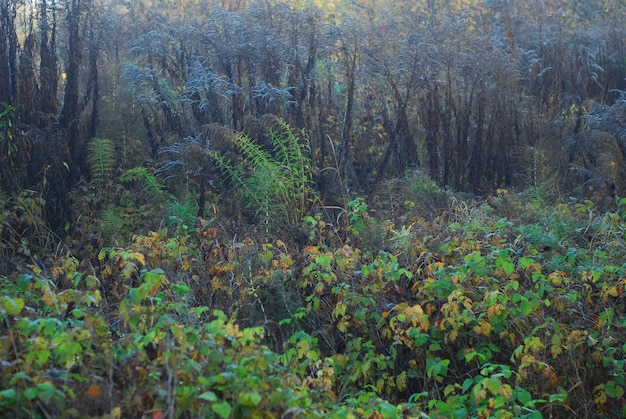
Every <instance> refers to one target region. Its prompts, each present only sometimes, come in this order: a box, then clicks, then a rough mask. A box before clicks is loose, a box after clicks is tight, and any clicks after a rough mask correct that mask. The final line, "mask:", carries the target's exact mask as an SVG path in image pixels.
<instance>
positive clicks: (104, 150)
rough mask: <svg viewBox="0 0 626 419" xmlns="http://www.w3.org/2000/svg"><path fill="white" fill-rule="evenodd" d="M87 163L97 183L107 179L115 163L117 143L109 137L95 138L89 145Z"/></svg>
mask: <svg viewBox="0 0 626 419" xmlns="http://www.w3.org/2000/svg"><path fill="white" fill-rule="evenodd" d="M87 164H88V165H89V170H90V172H91V178H92V180H93V181H94V182H95V183H98V184H102V183H104V182H105V181H107V180H108V179H109V177H110V175H111V173H112V172H113V166H114V165H115V145H114V144H113V141H111V140H109V139H107V138H94V139H93V140H91V142H90V143H89V145H88V147H87Z"/></svg>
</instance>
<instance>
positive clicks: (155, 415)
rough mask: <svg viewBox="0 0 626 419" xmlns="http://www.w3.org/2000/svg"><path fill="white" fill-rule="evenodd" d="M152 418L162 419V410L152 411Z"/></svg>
mask: <svg viewBox="0 0 626 419" xmlns="http://www.w3.org/2000/svg"><path fill="white" fill-rule="evenodd" d="M152 419H163V411H162V410H161V409H157V410H155V411H154V412H153V413H152Z"/></svg>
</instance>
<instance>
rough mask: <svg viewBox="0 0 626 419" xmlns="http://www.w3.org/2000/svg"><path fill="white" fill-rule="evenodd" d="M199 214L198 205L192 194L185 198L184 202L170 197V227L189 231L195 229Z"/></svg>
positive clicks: (168, 218)
mask: <svg viewBox="0 0 626 419" xmlns="http://www.w3.org/2000/svg"><path fill="white" fill-rule="evenodd" d="M197 214H198V203H197V202H196V200H195V199H194V198H193V196H192V195H191V194H189V193H188V194H187V195H186V196H185V200H184V201H179V200H178V199H176V197H175V196H173V195H172V196H170V199H169V201H168V203H167V220H168V224H169V225H170V226H176V227H178V228H182V229H184V230H187V229H189V228H191V227H193V225H194V223H195V222H196V218H197Z"/></svg>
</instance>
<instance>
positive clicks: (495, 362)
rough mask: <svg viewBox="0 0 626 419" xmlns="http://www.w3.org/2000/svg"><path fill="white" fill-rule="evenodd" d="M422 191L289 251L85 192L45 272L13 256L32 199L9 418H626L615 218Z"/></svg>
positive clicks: (140, 191) (135, 176)
mask: <svg viewBox="0 0 626 419" xmlns="http://www.w3.org/2000/svg"><path fill="white" fill-rule="evenodd" d="M413 179H419V177H415V178H409V179H408V181H407V182H408V184H407V185H401V184H390V186H392V187H390V188H389V189H388V191H389V193H393V199H394V200H395V202H398V203H400V204H399V205H397V206H395V207H394V208H393V211H394V212H393V213H392V212H389V211H385V210H384V208H383V207H378V208H377V210H376V211H375V210H374V209H373V208H371V207H370V206H369V205H368V201H367V200H366V199H363V198H358V199H354V200H353V201H350V202H349V203H348V205H347V207H346V208H345V211H344V212H343V213H342V214H341V217H340V219H341V220H345V223H342V222H337V223H336V225H330V224H329V223H327V222H325V221H323V218H322V217H320V216H318V215H316V214H314V213H312V214H309V213H306V214H303V215H302V217H301V224H302V225H301V226H299V231H301V232H304V233H305V234H304V235H305V236H306V237H304V239H302V238H299V239H297V240H296V239H295V238H293V237H290V236H289V234H284V235H282V236H271V235H268V234H267V233H266V232H264V233H263V234H262V235H261V237H257V236H255V235H254V234H253V233H255V231H256V230H255V229H254V226H250V229H249V230H241V229H240V230H235V229H234V228H233V227H232V224H229V222H228V220H226V219H224V218H222V217H221V214H220V211H219V209H216V210H215V211H214V212H213V214H212V215H213V217H212V218H210V219H204V218H196V217H195V216H194V215H193V213H194V212H195V211H197V207H196V205H195V200H194V198H193V196H191V195H189V196H188V197H187V199H186V200H185V201H183V202H178V201H176V200H175V198H173V197H171V196H168V194H167V193H166V188H165V187H164V186H162V185H161V184H160V183H159V181H158V179H157V178H155V177H154V176H152V175H151V174H150V173H149V172H148V171H146V170H145V169H135V170H133V171H132V173H130V172H127V173H126V174H125V175H124V176H122V178H120V179H117V180H112V181H110V182H109V183H108V186H107V188H108V189H106V191H105V192H106V193H104V194H103V193H99V194H94V193H91V192H90V191H89V189H88V188H87V189H85V190H83V191H82V193H83V194H84V195H83V197H82V198H81V199H77V200H76V203H75V208H76V211H77V213H78V214H82V217H83V223H79V224H78V225H77V226H76V227H75V228H76V234H74V235H73V236H72V237H73V238H74V240H75V241H71V242H69V245H68V246H67V247H66V248H65V249H66V250H67V251H66V252H65V253H63V252H56V253H55V254H54V255H52V256H49V257H48V258H47V259H45V258H43V257H41V256H40V255H37V254H36V248H35V247H34V246H29V243H28V242H26V241H24V240H23V239H22V240H18V238H17V237H19V236H20V235H22V236H25V235H26V232H28V231H29V230H32V231H37V229H39V228H40V227H39V225H38V224H37V222H36V219H37V217H36V214H37V213H36V210H37V202H38V201H37V200H36V199H35V198H33V197H29V196H28V195H24V196H23V197H21V198H19V199H17V200H14V201H12V202H9V203H8V204H5V205H4V207H3V212H2V217H3V220H4V221H3V224H2V230H0V232H1V234H2V240H3V243H4V244H5V245H11V246H14V247H16V249H18V250H14V251H12V252H9V251H5V252H4V254H5V255H6V256H8V257H10V258H12V259H15V260H17V262H16V264H15V265H11V266H8V265H7V266H6V267H5V269H6V273H5V275H4V276H2V277H0V288H1V295H2V297H0V324H1V326H0V327H1V328H2V331H3V333H2V335H1V336H0V353H2V369H1V370H0V380H1V382H2V383H3V384H2V388H1V389H0V410H2V411H3V412H4V413H5V414H7V415H10V416H12V417H81V416H82V417H84V416H104V415H108V416H107V417H143V416H151V417H153V418H155V417H164V416H168V417H187V416H189V417H201V416H204V417H217V418H235V417H268V418H269V417H320V416H328V417H332V418H345V417H355V418H356V417H368V418H370V417H371V418H381V417H382V418H400V417H432V418H439V417H446V418H448V417H453V418H466V417H502V418H510V417H527V418H540V417H566V416H575V417H607V416H611V417H618V416H623V415H624V414H625V413H626V412H625V408H624V388H625V387H626V382H625V369H626V362H625V361H624V359H626V345H624V341H625V340H626V334H625V328H626V313H625V306H624V298H625V297H624V286H625V285H626V279H625V278H626V264H625V263H624V262H623V261H624V260H625V256H626V244H625V242H624V220H625V219H626V206H625V205H624V204H625V202H624V200H623V199H622V200H620V199H618V200H617V202H616V207H615V209H614V210H613V211H607V212H605V213H600V212H598V211H597V209H596V208H595V207H594V204H593V203H592V202H568V203H558V202H557V203H546V202H544V201H542V200H541V199H539V198H536V199H534V200H533V199H529V198H528V195H524V194H515V193H512V192H509V191H505V190H500V191H498V192H497V194H495V195H494V196H493V197H491V198H489V199H487V200H486V201H484V202H482V201H477V200H464V199H462V198H460V197H456V196H454V195H452V194H451V193H447V192H442V191H437V194H436V196H434V197H430V198H428V196H427V195H425V194H428V190H429V188H432V185H425V186H423V187H419V185H417V184H416V183H413V184H411V182H417V180H413ZM78 193H81V191H77V194H78ZM416 194H421V195H419V196H417V195H416ZM417 198H419V200H423V201H425V202H429V207H428V209H427V211H426V212H420V211H419V210H418V208H417V207H418V205H419V204H418V203H417V202H418V199H417ZM130 202H134V204H130ZM290 205H291V204H290ZM294 205H295V204H294ZM376 205H377V206H378V205H379V204H378V203H377V204H376ZM20 208H22V210H19V209H20ZM294 208H295V206H294ZM18 210H19V211H18ZM88 211H91V212H90V213H88ZM302 211H304V210H302ZM29 214H30V215H29ZM298 214H299V213H298ZM515 214H517V216H516V215H515ZM90 215H96V217H91V216H90ZM144 220H145V223H147V225H150V228H145V226H144V229H143V230H142V229H139V228H137V227H138V225H139V224H141V223H144ZM291 222H292V223H295V222H296V219H295V218H294V219H293V220H291ZM42 233H43V232H42ZM79 233H80V234H79ZM13 234H15V235H17V236H16V237H13V236H12V235H13ZM81 234H82V235H81ZM81 240H84V243H89V245H88V246H89V247H86V246H83V247H80V246H79V245H80V243H81ZM303 240H304V241H303ZM19 249H21V250H19ZM18 259H19V260H18ZM35 262H36V263H35Z"/></svg>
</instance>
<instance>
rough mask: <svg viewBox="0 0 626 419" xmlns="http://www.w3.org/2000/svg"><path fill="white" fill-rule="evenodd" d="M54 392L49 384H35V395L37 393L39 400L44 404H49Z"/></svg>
mask: <svg viewBox="0 0 626 419" xmlns="http://www.w3.org/2000/svg"><path fill="white" fill-rule="evenodd" d="M56 392H57V389H56V388H55V387H54V385H53V384H51V383H39V384H37V393H38V394H37V395H38V396H39V399H40V400H41V401H42V402H44V403H46V404H49V403H50V401H51V400H52V397H53V396H54V394H55V393H56Z"/></svg>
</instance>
